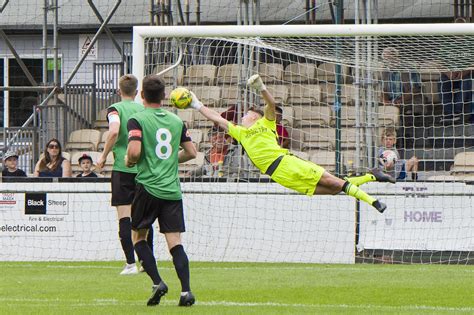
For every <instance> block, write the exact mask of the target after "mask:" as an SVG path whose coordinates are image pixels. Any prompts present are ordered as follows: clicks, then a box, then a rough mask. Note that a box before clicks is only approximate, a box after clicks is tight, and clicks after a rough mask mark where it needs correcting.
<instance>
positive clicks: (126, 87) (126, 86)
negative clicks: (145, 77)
mask: <svg viewBox="0 0 474 315" xmlns="http://www.w3.org/2000/svg"><path fill="white" fill-rule="evenodd" d="M137 87H138V80H137V78H136V77H135V76H134V75H133V74H126V75H123V76H121V77H120V79H119V89H120V91H121V92H122V95H125V96H134V95H135V94H134V93H135V91H136V90H137Z"/></svg>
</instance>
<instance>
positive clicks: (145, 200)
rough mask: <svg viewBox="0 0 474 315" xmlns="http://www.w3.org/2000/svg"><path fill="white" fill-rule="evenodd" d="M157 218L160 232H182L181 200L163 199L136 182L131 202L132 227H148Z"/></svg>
mask: <svg viewBox="0 0 474 315" xmlns="http://www.w3.org/2000/svg"><path fill="white" fill-rule="evenodd" d="M156 219H158V224H159V226H160V232H161V233H173V232H184V231H185V226H184V215H183V200H165V199H160V198H156V197H155V196H153V195H151V194H150V193H148V192H147V191H146V189H145V187H143V185H141V184H137V187H136V190H135V199H133V203H132V229H133V230H140V229H148V228H149V227H150V226H151V225H152V224H153V222H155V220H156Z"/></svg>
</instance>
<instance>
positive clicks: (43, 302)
mask: <svg viewBox="0 0 474 315" xmlns="http://www.w3.org/2000/svg"><path fill="white" fill-rule="evenodd" d="M0 301H1V302H3V303H4V304H6V305H25V303H28V306H30V307H32V306H39V307H42V306H44V307H48V308H50V309H51V308H52V307H54V305H51V303H67V306H68V307H91V306H127V305H128V306H130V305H134V306H145V301H135V300H133V301H130V300H117V299H95V300H91V301H85V300H70V299H67V300H60V299H18V298H4V297H0ZM162 304H163V305H170V306H172V305H176V301H174V300H173V301H171V300H164V301H162ZM196 305H198V306H209V307H212V306H220V307H275V308H281V307H289V308H313V309H314V308H316V309H345V310H350V309H357V310H359V309H360V310H367V309H370V310H378V311H436V312H441V311H442V312H455V313H459V312H466V313H472V312H474V308H473V307H449V306H431V305H400V306H394V305H374V304H361V305H358V304H357V305H350V304H301V303H275V302H260V303H259V302H232V301H197V302H196Z"/></svg>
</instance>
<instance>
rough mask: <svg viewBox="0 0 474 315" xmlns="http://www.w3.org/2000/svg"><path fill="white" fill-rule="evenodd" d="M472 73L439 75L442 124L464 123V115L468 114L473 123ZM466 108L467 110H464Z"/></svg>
mask: <svg viewBox="0 0 474 315" xmlns="http://www.w3.org/2000/svg"><path fill="white" fill-rule="evenodd" d="M472 73H473V71H472V70H470V69H468V70H463V71H450V72H444V73H442V74H441V82H440V85H441V88H440V93H441V103H442V104H443V114H444V116H443V117H442V118H441V122H442V123H454V124H457V123H459V124H462V123H464V120H465V118H468V117H467V115H466V116H465V115H464V113H469V116H470V117H469V118H470V121H471V122H474V119H473V117H472V116H471V115H472V111H473V110H474V105H473V99H472V93H473V91H472V80H473V74H472ZM466 107H467V108H466Z"/></svg>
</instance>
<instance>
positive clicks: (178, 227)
mask: <svg viewBox="0 0 474 315" xmlns="http://www.w3.org/2000/svg"><path fill="white" fill-rule="evenodd" d="M160 209H161V211H160V214H159V215H158V223H159V224H160V231H161V232H162V233H164V235H165V239H166V243H167V245H168V249H169V251H170V254H171V256H172V257H173V264H174V268H175V270H176V274H177V275H178V278H179V281H180V282H181V296H180V299H179V304H178V305H179V306H191V305H193V304H194V302H195V298H194V295H193V294H192V292H191V287H190V284H189V278H190V277H189V259H188V256H187V255H186V252H185V251H184V247H183V245H182V244H181V233H182V232H184V231H185V226H184V215H183V202H182V200H162V203H161V207H160Z"/></svg>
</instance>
